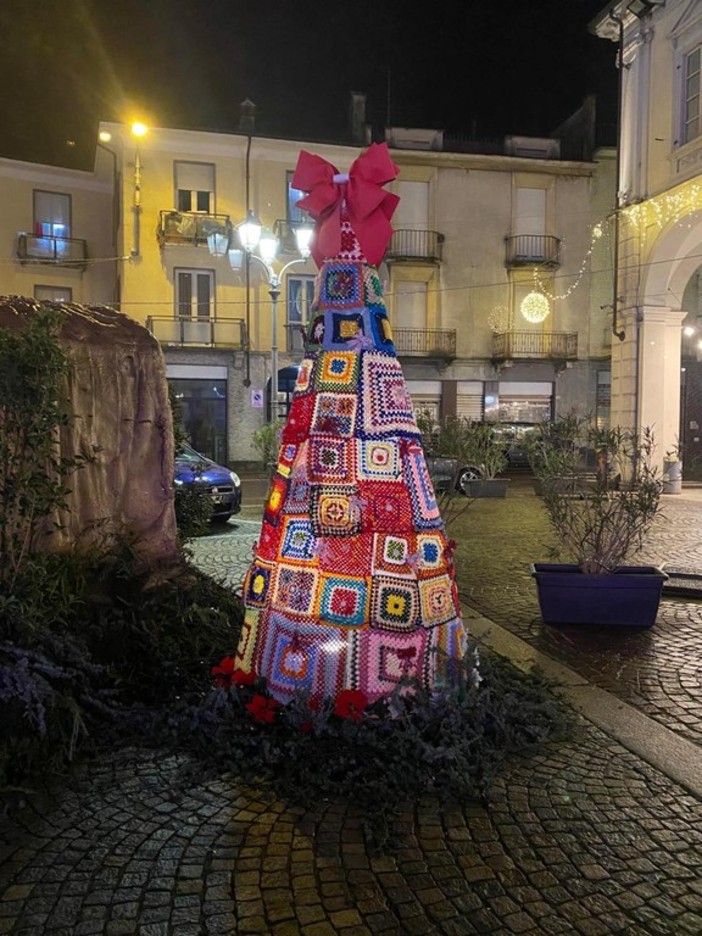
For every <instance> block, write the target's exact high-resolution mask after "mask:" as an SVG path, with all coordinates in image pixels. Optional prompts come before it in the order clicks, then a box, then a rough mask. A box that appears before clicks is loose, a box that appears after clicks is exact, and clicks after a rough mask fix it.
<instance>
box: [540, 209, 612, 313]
mask: <svg viewBox="0 0 702 936" xmlns="http://www.w3.org/2000/svg"><path fill="white" fill-rule="evenodd" d="M604 236H605V229H604V226H603V223H602V222H600V223H598V224H595V225H593V227H592V230H591V231H590V246H589V247H588V249H587V252H586V254H585V256H584V257H583V259H582V262H581V264H580V268H579V270H578V272H577V274H576V277H575V279H574V280H573V282H572V283H571V284H570V286H569V287H568V288H567V289H566V291H565V292H563V293H553V292H551V291H550V290H549V289H548V288H547V286H546V284H545V283H544V282H543V280H542V279H541V276H540V273H539V268H538V267H534V288H535V289H536V290H537V291H538V292H541V293H543V294H544V295H545V296H548V298H549V299H550V300H551V302H555V301H556V300H557V299H567V298H568V296H570V294H571V293H572V292H573V290H575V289H577V288H578V286H579V285H580V281H581V280H582V278H583V276H584V275H585V271H586V270H587V267H588V264H589V263H590V259H591V257H592V252H593V250H594V249H595V247H596V246H597V244H598V243H599V242H600V241H601V240H602V238H603V237H604Z"/></svg>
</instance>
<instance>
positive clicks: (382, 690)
mask: <svg viewBox="0 0 702 936" xmlns="http://www.w3.org/2000/svg"><path fill="white" fill-rule="evenodd" d="M360 636H361V639H362V640H363V642H364V648H363V649H364V652H363V653H361V654H360V661H359V670H360V672H359V683H360V685H359V688H360V689H361V690H362V691H363V692H365V694H366V695H367V696H368V697H369V698H370V699H371V700H373V699H378V698H380V697H381V696H384V695H387V694H388V693H390V692H392V691H393V689H394V688H395V687H396V686H397V684H398V683H399V682H401V681H402V680H403V679H405V680H416V681H417V682H418V683H419V685H420V686H426V685H427V669H428V667H427V666H426V662H425V659H426V653H427V647H428V642H429V634H428V632H427V631H425V630H422V629H421V628H418V629H417V630H415V631H412V632H411V633H398V634H393V633H390V632H389V631H380V630H369V631H364V632H363V634H362V635H360Z"/></svg>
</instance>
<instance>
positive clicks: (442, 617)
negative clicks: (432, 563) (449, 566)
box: [419, 575, 458, 627]
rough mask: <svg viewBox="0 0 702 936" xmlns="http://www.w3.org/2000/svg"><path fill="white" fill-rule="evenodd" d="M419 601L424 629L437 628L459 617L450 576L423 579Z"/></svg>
mask: <svg viewBox="0 0 702 936" xmlns="http://www.w3.org/2000/svg"><path fill="white" fill-rule="evenodd" d="M419 600H420V605H421V616H422V621H421V623H422V626H423V627H435V626H436V625H437V624H444V623H445V622H446V621H450V620H452V619H453V618H455V617H458V609H457V608H456V606H455V604H454V600H453V589H452V587H451V579H450V578H449V576H448V575H437V576H436V577H435V578H430V579H422V580H420V582H419Z"/></svg>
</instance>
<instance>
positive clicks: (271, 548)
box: [256, 522, 282, 562]
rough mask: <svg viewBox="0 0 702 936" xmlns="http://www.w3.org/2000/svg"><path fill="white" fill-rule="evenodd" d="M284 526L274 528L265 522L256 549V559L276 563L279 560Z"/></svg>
mask: <svg viewBox="0 0 702 936" xmlns="http://www.w3.org/2000/svg"><path fill="white" fill-rule="evenodd" d="M281 533H282V525H280V524H279V525H278V526H273V525H272V524H270V523H266V522H264V523H263V524H262V526H261V536H260V538H259V540H258V547H257V548H256V558H258V559H265V560H267V561H269V562H274V561H275V560H276V559H277V558H278V547H279V545H280V540H281Z"/></svg>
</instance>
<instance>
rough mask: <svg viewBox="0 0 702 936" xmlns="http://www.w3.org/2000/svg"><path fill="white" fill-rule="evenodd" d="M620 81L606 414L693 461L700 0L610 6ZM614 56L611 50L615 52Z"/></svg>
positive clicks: (700, 188) (607, 35)
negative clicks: (645, 428) (608, 411)
mask: <svg viewBox="0 0 702 936" xmlns="http://www.w3.org/2000/svg"><path fill="white" fill-rule="evenodd" d="M591 28H592V29H593V31H594V32H595V33H596V34H597V35H599V36H600V37H602V38H603V39H608V40H610V41H612V42H613V43H615V44H616V55H617V60H618V63H619V66H620V67H619V81H620V127H619V147H618V152H619V166H618V193H617V194H618V205H619V210H618V212H617V225H616V226H617V229H618V234H617V264H616V266H617V272H618V277H617V289H616V291H615V297H616V298H615V311H614V314H615V320H614V323H613V328H614V331H615V332H616V336H615V337H614V339H613V344H612V419H613V421H616V422H617V423H620V424H622V425H630V426H649V427H651V428H652V430H653V432H654V435H655V437H656V440H657V443H658V449H659V452H660V453H661V455H662V454H663V453H665V452H674V451H675V450H676V449H677V448H678V446H679V444H680V443H682V444H683V447H684V452H685V464H686V469H685V471H686V475H688V476H690V472H689V471H688V469H690V470H691V471H694V470H695V466H696V470H697V472H698V473H699V470H700V467H701V466H702V392H701V388H702V374H701V373H700V357H701V352H700V348H701V347H702V345H701V344H700V339H701V338H702V299H701V294H700V272H701V270H702V267H701V264H702V177H701V173H702V95H701V91H700V81H701V76H702V4H700V3H699V2H697V0H638V2H635V3H632V2H628V3H627V2H613V3H610V4H609V5H608V6H607V7H606V8H605V9H604V10H603V11H602V13H601V14H600V15H599V16H598V17H597V18H596V19H595V20H594V21H593V23H592V24H591ZM613 54H615V53H613Z"/></svg>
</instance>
